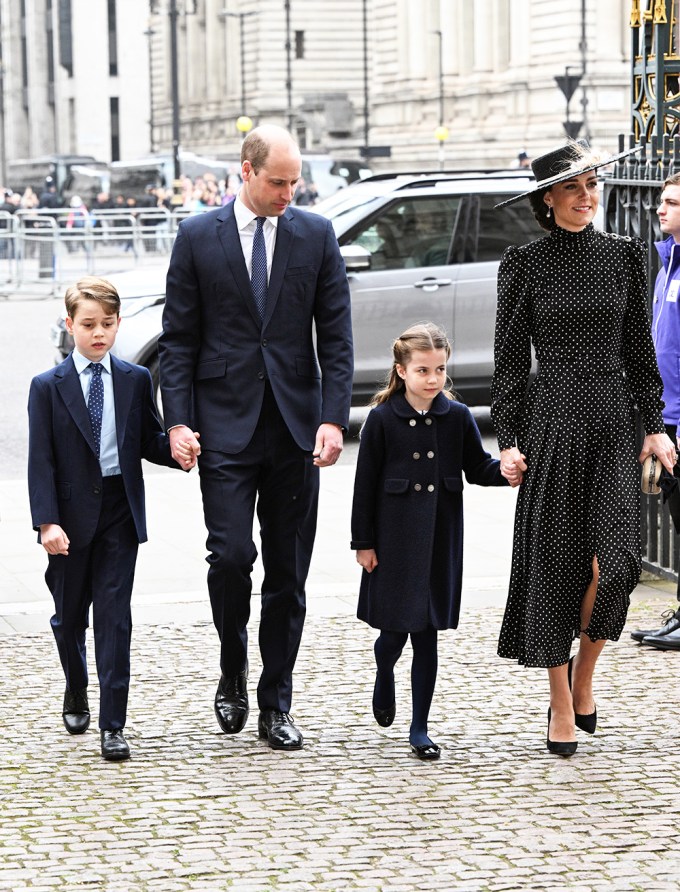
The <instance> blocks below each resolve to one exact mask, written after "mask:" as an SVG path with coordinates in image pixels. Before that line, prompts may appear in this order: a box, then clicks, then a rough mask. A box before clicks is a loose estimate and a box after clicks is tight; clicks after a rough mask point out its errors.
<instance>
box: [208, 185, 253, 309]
mask: <svg viewBox="0 0 680 892" xmlns="http://www.w3.org/2000/svg"><path fill="white" fill-rule="evenodd" d="M217 238H218V239H219V242H220V244H221V245H222V250H223V251H224V256H225V258H226V260H227V264H228V266H229V269H230V270H231V274H232V276H233V277H234V281H235V282H236V287H237V288H238V290H239V291H240V293H241V297H242V298H243V302H244V303H245V305H246V307H247V308H248V312H249V313H250V315H251V316H252V317H253V319H254V320H255V322H256V323H257V324H258V326H259V325H260V316H259V314H258V312H257V307H256V306H255V298H254V297H253V289H252V288H251V285H250V277H249V276H248V268H247V267H246V261H245V259H244V257H243V250H242V248H241V239H240V237H239V234H238V227H237V225H236V216H235V214H234V202H233V201H232V202H230V203H229V204H228V205H226V207H224V208H222V210H221V211H220V212H219V213H218V215H217Z"/></svg>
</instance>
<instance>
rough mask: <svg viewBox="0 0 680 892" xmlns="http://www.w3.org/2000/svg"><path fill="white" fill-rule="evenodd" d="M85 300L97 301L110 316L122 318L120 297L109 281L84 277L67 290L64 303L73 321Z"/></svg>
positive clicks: (97, 277) (96, 277)
mask: <svg viewBox="0 0 680 892" xmlns="http://www.w3.org/2000/svg"><path fill="white" fill-rule="evenodd" d="M84 300H96V301H97V303H98V304H101V306H102V307H103V308H104V309H105V310H106V312H107V313H108V314H110V315H111V316H120V297H119V295H118V292H117V291H116V289H115V287H114V286H113V285H112V284H111V282H109V281H108V280H107V279H100V278H99V276H83V278H82V279H78V281H77V282H76V283H75V285H70V286H69V287H68V288H67V289H66V294H65V296H64V303H65V304H66V312H67V313H68V315H69V316H70V317H71V319H75V315H76V311H77V309H78V307H79V306H80V304H81V303H82V302H83V301H84Z"/></svg>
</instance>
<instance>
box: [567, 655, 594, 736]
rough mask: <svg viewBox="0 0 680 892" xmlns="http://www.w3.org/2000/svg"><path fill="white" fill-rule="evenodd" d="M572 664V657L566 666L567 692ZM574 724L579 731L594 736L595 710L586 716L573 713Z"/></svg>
mask: <svg viewBox="0 0 680 892" xmlns="http://www.w3.org/2000/svg"><path fill="white" fill-rule="evenodd" d="M573 664H574V658H573V657H572V658H571V659H570V660H569V663H568V665H567V679H568V680H569V690H571V670H572V667H573ZM574 722H575V724H576V727H577V728H580V729H581V731H585V732H586V734H594V733H595V729H596V728H597V709H595V710H593V712H589V713H587V714H586V713H584V712H575V713H574Z"/></svg>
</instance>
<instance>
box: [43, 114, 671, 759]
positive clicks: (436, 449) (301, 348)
mask: <svg viewBox="0 0 680 892" xmlns="http://www.w3.org/2000/svg"><path fill="white" fill-rule="evenodd" d="M630 151H634V150H629V151H628V152H622V153H620V155H618V156H616V158H610V157H608V158H606V159H602V158H601V157H599V156H598V155H596V154H594V153H593V152H592V151H591V150H590V148H589V147H588V146H587V145H585V144H583V143H580V142H579V143H577V142H569V143H568V144H566V145H563V146H560V147H558V148H557V149H555V150H553V151H551V152H548V153H546V154H545V155H542V156H540V157H538V158H536V159H535V160H533V161H532V162H531V166H532V170H533V173H534V177H535V181H536V182H535V185H534V186H533V188H532V189H530V190H528V191H527V192H524V193H522V194H521V195H516V196H514V197H513V198H511V199H509V200H508V201H506V202H503V203H502V204H500V205H498V208H499V212H501V213H502V208H503V207H504V206H505V205H507V204H511V203H514V202H517V201H523V200H524V201H529V202H530V204H531V209H532V211H533V214H534V216H535V218H536V220H537V221H538V223H539V225H540V226H541V227H542V228H543V229H544V230H545V233H546V234H545V236H543V237H541V238H539V239H536V240H535V241H533V242H530V243H529V244H525V245H521V246H512V247H510V248H508V249H507V250H506V252H505V253H504V255H503V258H502V260H501V264H500V268H499V273H498V305H497V319H496V333H495V344H494V360H495V372H494V377H493V383H492V406H491V418H492V422H493V425H494V428H495V431H496V435H497V440H498V447H499V452H500V459H494V458H492V456H491V455H490V454H488V453H487V452H486V451H485V449H484V448H483V445H482V441H481V438H480V435H479V431H478V429H477V426H476V424H475V421H474V418H473V417H472V414H471V413H470V412H469V410H468V409H467V408H466V407H465V406H464V405H463V404H461V403H460V402H458V401H457V400H456V399H455V397H454V394H453V393H452V388H451V382H450V381H449V380H448V379H447V362H448V360H449V358H450V355H451V344H450V342H449V340H448V338H447V336H446V332H445V331H443V330H442V329H441V328H440V327H439V326H438V325H437V324H435V323H432V322H427V323H418V324H415V325H413V326H412V327H410V328H409V329H408V330H406V331H405V332H403V333H402V334H401V335H400V336H399V337H398V338H397V339H396V340H395V341H394V343H393V362H392V366H391V369H390V370H389V375H388V379H387V382H386V385H385V387H384V388H382V389H380V390H379V391H378V392H377V393H376V395H375V397H374V399H373V401H372V404H371V411H370V412H369V414H368V417H367V420H366V422H365V424H364V428H363V431H362V437H361V443H360V448H359V454H358V459H357V468H356V477H355V485H354V499H353V509H352V522H351V543H350V546H351V548H352V549H354V550H355V551H356V560H357V561H358V563H359V564H360V565H361V567H362V578H361V583H360V590H359V598H358V610H357V615H358V617H359V619H361V620H362V621H364V622H365V623H367V624H368V625H369V626H370V627H372V628H374V629H375V630H376V631H377V633H378V634H377V638H376V640H375V644H374V654H375V666H376V674H375V682H374V686H373V696H372V709H373V716H374V718H375V721H376V722H377V723H378V724H379V725H380V726H381V727H389V726H391V725H392V724H393V723H394V721H395V717H396V713H397V702H398V697H397V693H396V690H395V678H394V667H395V664H396V662H397V660H398V659H399V658H400V656H401V654H402V651H403V649H404V647H405V645H406V643H407V641H408V640H409V638H410V641H411V645H412V649H413V658H412V665H411V697H410V703H411V719H410V726H409V744H410V748H411V751H412V753H413V754H414V755H415V756H416V757H417V758H418V759H420V760H422V761H433V760H437V759H439V758H440V755H441V747H440V746H439V744H437V743H435V742H434V741H433V740H432V738H431V737H430V735H429V729H428V720H429V712H430V707H431V702H432V698H433V693H434V689H435V682H436V677H437V668H438V655H437V637H438V634H439V633H440V632H444V631H446V630H452V629H456V628H457V627H458V622H459V613H460V595H461V581H462V556H463V476H465V478H466V479H467V481H468V482H469V483H475V484H479V485H482V486H508V485H509V486H511V487H519V493H518V498H517V504H516V514H515V525H514V543H513V553H512V569H511V576H510V582H509V592H508V598H507V603H506V607H505V613H504V617H503V620H502V624H501V628H500V632H499V641H498V655H499V656H501V657H504V658H507V659H511V660H514V661H517V662H518V663H519V664H520V665H522V666H526V667H542V668H544V669H546V670H547V676H548V696H547V701H548V703H549V706H548V709H547V737H546V738H544V739H545V740H546V743H547V749H548V751H549V752H550V753H552V754H555V755H559V756H563V757H568V756H571V755H573V754H574V753H575V752H576V750H577V746H578V743H577V737H576V731H577V729H578V730H580V731H583V732H585V733H586V734H588V735H593V734H594V733H595V731H596V729H597V722H598V714H597V708H596V703H595V695H594V690H593V680H594V675H595V669H596V666H597V663H598V660H599V658H600V657H601V655H602V652H603V650H604V647H605V645H606V643H607V641H616V640H618V638H619V637H620V635H621V633H622V631H623V628H624V624H625V621H626V617H627V611H628V607H629V603H630V595H631V593H632V591H633V589H634V588H635V586H636V585H637V584H638V581H639V577H640V572H641V544H640V464H643V466H644V465H645V463H646V462H648V460H649V459H651V457H652V456H653V457H655V459H656V460H658V463H659V465H660V466H661V465H662V466H663V468H664V469H665V473H666V475H667V477H668V479H669V480H670V481H671V482H675V478H674V469H675V466H676V460H677V446H678V445H679V444H680V440H678V439H677V429H678V422H679V421H680V418H679V417H678V413H679V412H680V388H679V387H678V384H677V380H676V379H677V369H678V357H679V356H680V336H679V335H678V332H679V331H680V325H678V320H677V306H678V291H679V289H678V281H680V278H679V275H678V263H680V260H679V259H678V257H676V251H675V248H676V246H677V244H678V242H677V241H676V239H680V178H675V179H674V178H670V179H669V180H667V181H666V183H665V185H664V191H663V194H662V201H661V204H660V206H659V210H658V213H659V218H660V220H661V224H662V229H663V231H664V233H665V234H667V240H666V241H665V242H663V243H661V244H660V245H659V246H657V247H658V249H659V252H660V255H661V258H662V260H663V264H664V268H663V269H662V271H661V273H660V274H659V279H658V281H657V288H656V296H655V311H654V333H652V329H651V325H650V320H649V317H648V314H647V309H646V298H647V283H646V274H647V267H646V246H645V245H644V244H643V243H642V242H641V241H640V240H638V239H632V238H629V237H625V236H623V237H622V236H618V235H615V234H612V233H605V232H601V231H599V230H597V229H595V228H594V226H593V219H594V217H595V215H596V212H597V209H598V203H599V188H598V178H597V171H598V169H599V168H601V167H602V166H604V165H605V164H609V163H612V161H615V160H617V159H618V158H623V157H625V156H626V155H628V154H630ZM241 161H242V166H241V186H240V189H239V190H238V192H237V194H235V196H232V197H231V198H230V199H228V200H227V201H226V203H222V199H219V198H218V196H219V189H217V190H216V191H215V190H213V189H211V188H208V187H206V181H204V182H203V183H202V184H200V185H199V186H196V184H195V183H192V184H191V189H190V188H189V183H187V184H186V195H187V197H188V196H189V194H190V192H191V196H192V197H191V199H189V200H190V201H193V200H194V198H197V200H198V201H200V202H202V203H205V202H208V201H214V202H215V203H216V204H217V206H216V207H215V208H214V210H213V211H212V212H211V213H205V214H203V213H201V214H198V213H196V214H190V215H189V216H188V217H187V218H186V219H185V220H184V221H182V223H181V224H180V225H179V230H178V233H177V237H176V239H175V241H174V245H173V249H172V255H171V258H170V264H169V269H168V275H167V289H166V301H165V306H164V312H163V332H162V335H161V338H160V341H159V359H160V372H161V392H162V400H163V411H164V416H165V424H166V429H167V433H164V432H163V430H162V428H161V425H160V422H159V419H158V417H157V415H156V412H155V408H154V405H153V398H152V385H151V379H150V376H149V373H148V371H147V370H146V369H141V368H139V367H137V366H132V365H130V364H129V363H123V362H121V361H120V360H118V359H116V357H115V356H111V355H110V349H111V347H112V346H113V343H114V341H115V337H116V332H117V330H118V325H119V322H120V301H119V299H118V295H117V294H116V292H115V289H114V288H113V286H111V284H110V283H108V282H106V281H105V280H101V279H94V278H92V277H88V278H85V279H82V280H81V281H79V282H78V283H77V284H76V285H75V286H73V287H72V288H70V289H69V290H68V291H67V294H66V309H67V313H68V316H67V321H66V325H67V329H68V331H69V332H70V333H71V334H72V335H73V337H74V342H75V350H74V352H73V354H72V355H71V356H69V357H68V358H67V359H65V360H64V361H63V362H62V363H61V364H60V365H59V366H57V367H56V368H55V369H51V370H50V371H48V372H45V373H44V374H42V375H39V376H37V377H36V378H35V379H34V380H33V382H32V385H31V394H30V398H29V417H30V441H29V489H30V497H31V510H32V517H33V524H34V528H35V529H36V530H37V531H38V532H39V534H40V541H41V542H42V545H43V547H44V548H45V550H46V551H47V553H48V570H47V574H46V581H47V584H48V586H49V588H50V590H51V592H52V595H53V597H54V602H55V614H54V616H53V618H52V628H53V631H54V634H55V638H56V641H57V645H58V651H59V656H60V659H61V662H62V667H63V670H64V675H65V680H66V689H65V693H64V700H63V709H62V715H63V721H64V725H65V726H66V729H67V731H68V732H69V733H71V734H82V733H83V732H84V731H85V730H86V729H87V727H88V725H89V722H90V707H89V700H88V690H87V687H88V675H87V660H86V652H85V640H86V637H85V633H86V628H87V625H88V613H89V610H90V607H92V609H93V615H94V632H95V636H94V640H95V649H96V657H97V659H96V664H97V671H98V673H99V681H100V711H99V725H100V731H101V753H102V756H103V757H104V758H105V759H108V760H111V761H118V760H123V759H126V758H128V757H129V755H130V748H129V745H128V743H127V741H126V739H125V736H124V733H123V732H124V728H125V722H126V714H127V698H128V688H129V682H130V635H131V619H130V598H131V593H132V581H133V576H134V566H135V560H136V556H137V548H138V545H139V544H140V543H141V542H143V541H145V539H146V525H145V514H144V498H143V482H142V474H141V458H142V457H146V458H149V459H151V460H152V461H156V462H158V463H160V464H166V465H169V466H171V467H176V468H180V469H183V470H185V471H188V470H190V469H192V468H193V467H194V466H196V465H197V464H198V465H199V466H200V487H201V494H202V499H203V510H204V517H205V524H206V527H207V530H208V540H207V548H208V552H209V554H208V557H207V562H208V566H209V569H208V575H207V587H208V594H209V598H210V603H211V607H212V614H213V622H214V625H215V628H216V631H217V636H218V639H219V668H220V675H219V680H218V683H217V689H216V692H215V696H214V703H213V706H214V711H215V715H216V718H217V722H218V724H219V726H220V728H221V730H222V731H223V732H224V733H225V734H227V735H235V734H238V733H240V732H241V731H242V730H243V728H244V727H245V724H246V722H247V720H248V717H249V712H250V700H249V692H248V672H249V668H248V667H249V662H248V629H247V626H248V620H249V616H250V609H251V592H252V578H251V574H252V570H253V565H254V563H255V560H256V558H257V553H258V552H257V547H256V545H255V542H254V541H253V537H252V536H253V522H254V514H255V510H256V508H257V518H258V524H257V526H258V527H259V531H260V540H261V553H262V561H263V565H264V579H263V582H262V590H261V599H260V605H261V607H260V627H259V638H258V641H259V647H260V656H261V660H262V671H261V674H260V678H259V682H258V685H257V705H258V708H259V716H258V721H257V732H258V735H259V737H260V738H261V739H262V740H264V741H265V742H266V743H267V744H268V745H269V746H270V747H271V748H272V749H275V750H284V751H291V750H299V749H300V748H301V747H302V746H303V735H302V733H301V731H300V729H299V728H298V727H297V726H296V725H295V723H294V722H293V719H292V717H291V715H290V709H291V704H292V693H293V670H294V667H295V662H296V658H297V653H298V648H299V646H300V641H301V637H302V631H303V625H304V618H305V598H306V595H305V584H306V578H307V573H308V570H309V565H310V560H311V556H312V549H313V545H314V537H315V533H316V515H317V503H318V493H319V469H321V468H326V467H330V466H332V465H333V464H335V462H336V461H337V459H338V457H339V455H340V453H341V451H342V447H343V437H344V434H345V432H346V430H347V427H348V424H349V408H350V401H351V392H352V377H353V344H352V327H351V319H350V316H351V303H350V293H349V286H348V281H347V276H346V274H345V268H344V264H343V261H342V257H341V254H340V251H339V247H338V243H337V239H336V238H335V235H334V232H333V228H332V226H331V224H330V222H329V221H328V220H326V219H325V218H324V217H322V216H320V215H315V214H306V213H302V212H299V211H297V210H295V209H291V207H290V206H291V204H292V202H293V197H294V195H295V191H296V188H297V186H298V182H299V177H300V169H301V158H300V152H299V148H298V146H297V144H296V143H295V142H294V140H293V138H292V136H291V135H290V134H289V133H288V132H287V131H285V130H283V129H281V128H278V127H273V126H266V127H260V128H256V129H255V130H253V131H252V132H251V133H250V134H249V135H248V137H247V138H246V139H245V140H244V142H243V146H242V156H241ZM234 185H235V184H234ZM199 190H200V194H199V195H197V196H196V195H195V193H196V192H197V191H199ZM208 193H209V194H208ZM208 207H210V205H208ZM275 248H276V250H275ZM532 351H533V352H535V355H536V358H537V360H538V372H537V374H536V376H535V378H534V379H533V381H531V368H532ZM657 354H658V360H657ZM659 365H661V369H662V372H661V373H660V371H659ZM662 374H663V376H664V377H663V378H662ZM664 402H665V408H664ZM133 405H134V406H136V408H137V410H138V411H135V412H130V413H128V411H127V409H128V407H130V406H133ZM67 407H68V408H67ZM635 408H637V410H638V413H639V416H640V418H641V421H642V424H643V426H644V432H645V435H644V440H643V442H642V444H641V446H640V445H639V444H638V443H637V441H636V415H635ZM119 418H121V419H123V420H122V423H121V424H120V425H119V424H118V423H117V422H118V419H119ZM659 473H661V471H660V470H659ZM93 480H95V481H96V484H95V485H92V481H93ZM643 481H644V476H643ZM676 489H677V485H676ZM178 519H179V524H180V527H181V518H179V516H178ZM93 567H96V584H95V585H93V584H92V568H93ZM677 628H678V626H677V624H676V625H675V626H674V625H673V624H672V623H666V624H665V626H664V627H663V628H662V629H661V630H657V631H656V632H653V633H652V638H655V639H657V640H661V639H663V638H665V639H668V640H675V641H677V640H678V636H677V635H676V634H675V632H676V631H677ZM642 634H643V638H642V641H643V643H644V642H645V640H646V639H645V637H644V635H645V633H642ZM634 637H635V635H634ZM575 642H576V643H577V645H576V648H575V652H574V653H572V650H573V649H574V643H575ZM648 643H655V642H654V641H652V642H648ZM669 649H670V648H669ZM457 708H458V707H457Z"/></svg>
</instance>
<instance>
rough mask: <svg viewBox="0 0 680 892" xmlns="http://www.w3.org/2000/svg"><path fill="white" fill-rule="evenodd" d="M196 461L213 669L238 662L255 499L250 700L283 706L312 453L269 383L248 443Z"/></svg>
mask: <svg viewBox="0 0 680 892" xmlns="http://www.w3.org/2000/svg"><path fill="white" fill-rule="evenodd" d="M199 468H200V476H201V492H202V494H203V510H204V514H205V523H206V527H207V528H208V539H207V547H208V550H209V552H210V554H209V555H208V557H207V561H208V563H209V565H210V568H209V570H208V591H209V593H210V602H211V606H212V613H213V620H214V623H215V628H216V629H217V632H218V634H219V637H220V642H221V656H220V667H221V669H222V673H223V675H225V676H226V677H231V676H234V675H237V674H238V673H239V672H241V671H242V670H243V669H244V668H245V667H246V666H247V653H248V650H247V648H248V633H247V624H248V619H249V616H250V596H251V591H252V581H251V573H252V569H253V564H254V563H255V560H256V558H257V549H256V546H255V543H254V542H253V520H254V514H255V506H256V504H257V517H258V520H259V524H260V537H261V546H262V563H263V565H264V580H263V583H262V605H261V615H260V633H259V644H260V654H261V657H262V666H263V668H262V675H261V677H260V681H259V684H258V689H257V694H258V705H259V707H260V709H280V710H281V711H283V712H289V711H290V704H291V698H292V688H293V684H292V674H293V668H294V666H295V660H296V657H297V653H298V649H299V646H300V639H301V637H302V628H303V625H304V620H305V610H306V607H305V583H306V580H307V573H308V572H309V564H310V561H311V557H312V548H313V546H314V536H315V534H316V515H317V505H318V495H319V469H318V468H316V467H315V466H314V464H313V457H312V454H311V452H305V451H303V450H302V449H300V447H299V446H298V445H297V444H296V443H295V441H294V440H293V438H292V436H291V434H290V431H289V430H288V428H287V426H286V423H285V421H284V420H283V418H282V416H281V413H280V412H279V409H278V407H277V405H276V401H275V399H274V396H273V394H272V391H271V388H270V386H269V385H268V384H267V386H266V390H265V396H264V401H263V404H262V410H261V413H260V416H259V420H258V424H257V427H256V430H255V433H254V434H253V437H252V439H251V441H250V443H249V444H248V446H247V447H246V448H245V449H244V450H243V451H242V452H239V453H237V454H236V455H228V454H225V453H222V452H214V451H210V450H209V449H204V450H203V451H202V453H201V455H200V458H199Z"/></svg>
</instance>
